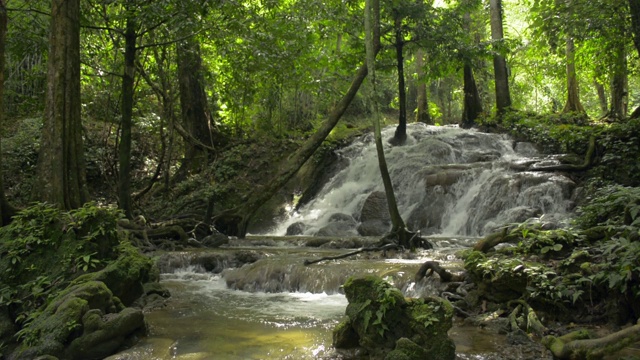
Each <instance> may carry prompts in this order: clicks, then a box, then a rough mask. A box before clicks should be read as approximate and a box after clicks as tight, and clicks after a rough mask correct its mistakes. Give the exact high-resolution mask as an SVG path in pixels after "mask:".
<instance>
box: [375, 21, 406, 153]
mask: <svg viewBox="0 0 640 360" xmlns="http://www.w3.org/2000/svg"><path fill="white" fill-rule="evenodd" d="M395 27H396V29H395V30H396V43H395V47H396V63H397V69H398V103H399V106H400V113H399V114H398V127H397V128H396V132H395V134H394V136H393V142H394V143H395V144H397V145H400V144H404V142H405V141H407V88H406V86H405V84H404V56H403V49H404V37H403V36H402V18H401V17H400V16H398V15H397V16H396V19H395ZM369 65H370V64H368V66H369ZM374 116H377V115H374Z"/></svg>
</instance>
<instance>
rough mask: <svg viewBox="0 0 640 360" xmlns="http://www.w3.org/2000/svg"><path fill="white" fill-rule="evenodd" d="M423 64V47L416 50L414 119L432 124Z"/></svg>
mask: <svg viewBox="0 0 640 360" xmlns="http://www.w3.org/2000/svg"><path fill="white" fill-rule="evenodd" d="M424 66H425V51H424V50H423V49H418V50H416V73H417V74H418V84H417V89H418V91H417V92H418V94H417V99H416V101H417V103H418V109H417V110H416V121H417V122H421V123H425V124H433V121H431V115H430V114H429V100H428V98H427V83H426V81H427V80H426V78H425V77H426V76H425V72H424Z"/></svg>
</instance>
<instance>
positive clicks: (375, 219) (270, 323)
mask: <svg viewBox="0 0 640 360" xmlns="http://www.w3.org/2000/svg"><path fill="white" fill-rule="evenodd" d="M393 131H394V127H389V128H386V129H385V130H384V132H383V137H384V138H385V139H388V138H390V137H391V136H392V132H393ZM385 146H386V149H385V153H386V158H387V163H388V165H389V170H390V173H391V176H392V180H393V183H394V186H395V194H396V197H397V202H398V205H399V209H400V211H401V214H402V216H403V219H404V220H405V222H406V223H407V225H408V226H409V228H410V229H412V230H418V229H419V230H421V231H422V233H423V235H428V234H432V235H433V234H444V235H447V237H444V235H442V237H438V238H437V239H436V238H435V237H431V239H432V242H433V243H435V244H437V249H434V250H428V251H424V250H423V251H419V252H418V253H416V254H407V253H398V254H386V255H383V254H369V253H366V254H360V255H359V256H357V257H350V258H349V259H344V260H337V261H331V262H325V263H321V264H314V265H312V266H304V265H303V262H304V260H305V259H314V258H315V259H317V258H319V257H323V256H334V255H338V254H344V253H345V252H347V251H349V250H345V249H344V248H358V247H363V246H366V245H367V243H369V244H370V243H372V242H374V241H376V240H377V239H378V238H377V237H372V238H363V237H357V238H354V237H349V236H358V235H367V236H368V235H371V236H374V235H375V236H378V235H381V234H384V233H385V232H386V231H388V229H389V225H390V222H389V216H388V210H387V207H386V198H385V196H384V193H383V192H382V191H383V186H382V181H381V180H380V174H379V169H378V162H377V155H376V151H375V145H374V144H373V138H372V136H371V135H368V136H365V137H363V138H362V139H360V140H358V141H355V142H354V143H353V144H351V145H350V146H348V147H346V148H344V149H342V150H340V156H342V157H344V158H346V159H348V162H349V163H350V164H349V166H347V167H345V168H344V169H343V170H341V171H339V172H338V173H337V174H336V175H335V176H334V177H333V178H332V179H331V180H330V181H329V182H328V183H327V184H326V185H325V186H324V188H323V189H322V190H321V191H320V193H319V194H318V196H317V197H316V198H315V199H314V200H312V201H311V202H309V203H308V204H306V205H305V206H304V207H302V208H300V209H299V210H298V211H297V212H296V213H295V214H294V215H293V216H292V217H291V219H290V220H289V221H287V222H286V223H283V224H282V225H281V227H280V228H279V229H277V230H275V232H276V233H277V234H278V235H282V234H284V233H285V232H289V233H295V234H296V235H323V236H325V237H314V238H309V237H289V238H282V237H278V238H273V237H268V236H266V235H263V236H258V237H254V239H253V240H252V239H247V240H239V239H233V240H231V241H230V243H229V244H228V245H226V246H225V247H222V248H218V249H201V250H190V251H185V252H174V253H167V254H162V255H161V256H160V260H159V261H158V266H159V268H160V270H161V272H162V273H163V275H162V279H163V280H162V282H163V283H164V284H165V285H166V286H167V287H168V288H169V289H170V291H171V293H172V297H171V298H170V299H169V300H168V303H167V306H166V307H164V308H162V309H160V310H156V311H153V312H151V313H149V314H148V315H147V316H146V319H147V322H148V324H149V333H150V334H149V336H148V337H147V338H145V339H143V340H142V341H141V342H139V343H138V344H137V345H136V346H134V347H133V348H131V349H128V350H126V351H124V352H122V353H120V354H117V355H114V356H112V357H110V358H108V360H124V359H126V360H151V359H153V360H157V359H163V360H164V359H183V360H186V359H189V360H194V359H198V360H204V359H331V360H333V359H346V358H357V356H356V357H350V356H348V355H345V354H337V353H336V352H335V351H334V350H333V349H332V347H331V331H332V329H333V328H334V327H335V326H336V325H337V324H338V322H339V321H340V320H341V319H342V318H343V314H344V309H345V307H346V305H347V301H346V299H345V297H344V295H341V292H342V289H341V284H343V283H344V281H345V280H346V278H347V277H349V276H359V275H363V274H374V275H377V276H379V277H382V278H384V279H385V280H387V281H388V282H390V283H391V284H393V285H394V286H395V287H397V288H399V289H401V290H402V291H403V293H404V294H405V295H406V296H412V297H420V296H425V295H438V294H440V293H441V292H442V291H443V288H442V286H443V284H441V283H440V282H439V281H438V280H437V279H435V278H434V277H431V278H428V279H422V280H421V281H419V282H416V281H415V280H414V274H415V273H416V271H417V270H418V268H419V267H420V264H422V263H423V262H424V261H431V260H435V261H439V262H440V264H441V265H442V266H443V267H446V268H448V269H449V270H451V271H453V272H456V271H458V270H461V267H462V264H461V263H460V261H459V260H458V259H457V258H456V257H455V255H454V254H455V252H456V251H457V249H460V248H461V247H468V246H470V245H472V244H473V243H475V241H476V240H475V239H472V238H468V237H474V236H480V235H483V234H486V233H488V232H490V231H493V230H494V229H495V228H497V227H500V226H502V225H503V224H506V223H511V222H520V221H523V220H526V219H530V218H537V219H541V218H542V217H544V219H552V220H554V223H558V222H559V221H562V219H564V218H565V217H566V214H567V212H568V211H570V209H571V208H572V206H573V202H572V201H571V196H572V193H573V190H574V187H575V184H574V183H573V182H572V181H571V180H570V179H569V178H567V177H565V176H563V175H559V174H553V173H546V172H535V171H520V170H515V169H522V168H526V167H529V166H531V165H532V164H534V163H537V162H543V163H544V162H546V161H555V160H553V159H550V160H549V159H546V158H545V159H541V158H539V157H538V155H537V153H536V151H535V149H534V148H533V146H532V145H530V144H526V143H518V144H516V143H515V142H514V141H513V140H512V139H510V138H509V137H507V136H504V135H497V134H485V133H481V132H478V131H472V130H462V129H459V128H457V127H434V126H426V125H422V124H412V125H410V126H409V127H408V138H407V143H406V145H404V146H395V147H392V146H390V145H389V144H386V145H385ZM340 244H341V245H340ZM387 257H389V258H387ZM403 257H409V258H407V259H404V258H403ZM444 286H446V284H444ZM449 336H451V337H452V338H453V339H454V341H455V343H456V348H457V349H456V351H457V359H464V360H466V359H513V358H514V357H513V351H511V349H509V348H508V347H505V344H506V342H505V339H504V336H501V335H498V334H495V333H488V332H485V331H484V330H482V329H479V328H477V327H474V326H464V325H461V324H457V325H456V326H454V328H453V329H451V330H450V332H449ZM498 354H500V355H498ZM518 358H523V359H526V358H527V357H518ZM533 358H535V359H540V357H539V356H538V354H535V355H534V356H533V357H529V358H528V359H533Z"/></svg>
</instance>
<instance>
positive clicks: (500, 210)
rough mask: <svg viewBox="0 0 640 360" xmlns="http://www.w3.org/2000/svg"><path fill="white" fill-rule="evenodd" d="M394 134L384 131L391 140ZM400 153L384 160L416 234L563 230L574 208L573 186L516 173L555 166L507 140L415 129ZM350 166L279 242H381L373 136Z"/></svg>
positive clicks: (347, 152)
mask: <svg viewBox="0 0 640 360" xmlns="http://www.w3.org/2000/svg"><path fill="white" fill-rule="evenodd" d="M394 129H395V127H393V126H391V127H387V128H386V129H384V131H383V139H389V138H391V137H392V136H393V131H394ZM407 134H408V137H407V142H406V144H405V145H403V146H391V145H389V143H388V142H386V141H385V142H384V143H385V156H386V159H387V164H388V166H389V172H390V175H391V178H392V182H393V184H394V190H395V194H396V197H397V203H398V207H399V210H400V212H401V215H402V217H403V219H404V220H405V222H406V224H407V226H408V227H409V228H410V229H412V230H421V231H422V233H423V234H426V235H433V234H441V235H445V236H482V235H485V234H487V233H489V232H492V231H494V230H495V229H496V228H498V227H500V226H503V225H504V224H508V223H514V222H522V221H525V220H527V219H530V218H538V219H540V218H541V217H544V219H545V221H548V222H553V223H554V224H556V225H557V224H558V222H562V221H563V220H564V219H566V217H567V212H568V211H570V210H571V208H572V207H573V201H572V200H571V197H572V194H573V190H574V187H575V184H574V182H573V181H572V180H571V179H569V178H567V177H566V176H564V175H559V174H554V173H547V172H537V171H518V170H515V169H518V168H520V169H521V168H523V166H522V164H529V165H530V164H531V163H533V162H536V161H553V160H549V159H548V158H541V157H539V156H538V154H537V152H536V151H535V148H534V147H533V146H532V145H531V144H528V143H516V142H515V141H514V140H513V139H511V138H510V137H508V136H506V135H502V134H487V133H482V132H479V131H476V130H464V129H460V128H458V127H449V126H445V127H436V126H427V125H424V124H420V123H416V124H411V125H409V126H408V129H407ZM339 155H340V156H342V157H344V158H346V159H348V162H349V165H348V166H347V167H346V168H344V169H343V170H341V171H340V172H338V173H337V174H336V175H335V176H334V177H333V178H332V179H331V180H330V181H329V182H328V183H327V184H325V186H324V187H323V188H322V190H321V191H320V192H319V194H318V196H317V197H316V198H315V199H313V200H312V201H310V202H309V203H308V204H305V205H304V206H302V207H301V208H300V209H298V210H297V211H296V212H295V213H293V214H292V216H291V217H290V219H289V220H287V221H286V222H284V223H283V224H281V226H279V227H278V228H277V229H275V230H274V233H275V234H278V235H284V234H285V233H286V234H289V235H330V236H348V235H364V236H369V235H371V236H378V235H382V234H384V233H385V232H386V231H387V230H388V229H389V226H390V221H389V218H388V214H386V212H387V210H386V199H384V195H383V193H382V192H383V191H384V188H383V185H382V180H381V177H380V172H379V168H378V160H377V155H376V150H375V143H374V141H373V135H367V136H364V137H362V138H361V139H359V140H357V141H355V142H354V143H353V144H351V145H349V146H348V147H346V148H344V149H342V150H340V151H339Z"/></svg>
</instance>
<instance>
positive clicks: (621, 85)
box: [608, 42, 627, 120]
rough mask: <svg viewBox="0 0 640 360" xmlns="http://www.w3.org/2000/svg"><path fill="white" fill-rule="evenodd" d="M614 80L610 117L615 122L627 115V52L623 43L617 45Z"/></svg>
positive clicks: (612, 83) (612, 82)
mask: <svg viewBox="0 0 640 360" xmlns="http://www.w3.org/2000/svg"><path fill="white" fill-rule="evenodd" d="M614 55H615V63H614V65H613V66H614V67H613V79H612V81H611V109H610V110H609V114H608V117H609V118H610V119H614V120H620V119H623V118H624V117H625V116H626V115H627V109H626V103H627V52H626V51H625V45H624V43H622V42H619V43H618V44H616V49H615V53H614Z"/></svg>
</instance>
